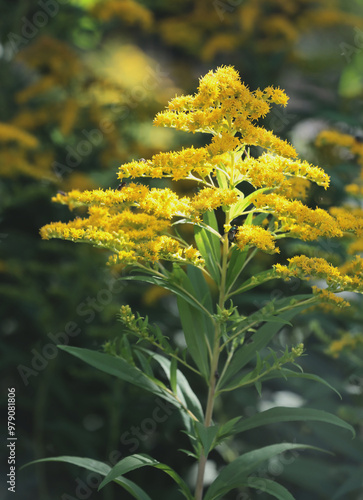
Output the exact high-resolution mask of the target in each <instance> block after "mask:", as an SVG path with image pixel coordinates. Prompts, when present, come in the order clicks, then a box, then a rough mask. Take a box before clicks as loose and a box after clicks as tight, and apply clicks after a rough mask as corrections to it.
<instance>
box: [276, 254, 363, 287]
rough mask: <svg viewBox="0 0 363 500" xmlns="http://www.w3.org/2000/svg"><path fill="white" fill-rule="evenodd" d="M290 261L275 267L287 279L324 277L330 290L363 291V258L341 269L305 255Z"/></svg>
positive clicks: (278, 273)
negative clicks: (286, 264) (285, 264)
mask: <svg viewBox="0 0 363 500" xmlns="http://www.w3.org/2000/svg"><path fill="white" fill-rule="evenodd" d="M288 261H289V265H288V266H284V265H281V264H275V266H274V269H275V271H276V273H277V275H278V276H280V277H282V278H285V279H288V278H289V277H291V276H296V277H298V278H301V279H305V280H311V279H313V278H322V279H325V281H326V282H327V285H328V290H329V291H333V292H340V291H343V290H347V291H352V292H362V291H363V284H362V277H363V259H360V258H356V260H355V261H353V262H351V263H349V264H347V265H346V267H344V268H341V269H338V268H337V267H334V266H333V265H331V264H329V262H327V261H326V260H325V259H322V258H318V257H315V258H314V257H306V256H305V255H297V256H295V257H292V258H290V259H288Z"/></svg>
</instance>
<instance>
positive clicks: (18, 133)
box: [0, 123, 38, 148]
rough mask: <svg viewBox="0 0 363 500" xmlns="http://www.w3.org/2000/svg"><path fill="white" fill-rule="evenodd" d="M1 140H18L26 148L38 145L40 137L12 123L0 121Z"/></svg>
mask: <svg viewBox="0 0 363 500" xmlns="http://www.w3.org/2000/svg"><path fill="white" fill-rule="evenodd" d="M0 141H1V142H10V141H16V142H18V143H20V144H21V145H22V146H23V147H25V148H35V147H36V146H38V139H37V138H36V137H35V136H34V135H31V134H29V133H28V132H26V131H25V130H22V129H20V128H18V127H16V126H15V125H11V124H10V123H0Z"/></svg>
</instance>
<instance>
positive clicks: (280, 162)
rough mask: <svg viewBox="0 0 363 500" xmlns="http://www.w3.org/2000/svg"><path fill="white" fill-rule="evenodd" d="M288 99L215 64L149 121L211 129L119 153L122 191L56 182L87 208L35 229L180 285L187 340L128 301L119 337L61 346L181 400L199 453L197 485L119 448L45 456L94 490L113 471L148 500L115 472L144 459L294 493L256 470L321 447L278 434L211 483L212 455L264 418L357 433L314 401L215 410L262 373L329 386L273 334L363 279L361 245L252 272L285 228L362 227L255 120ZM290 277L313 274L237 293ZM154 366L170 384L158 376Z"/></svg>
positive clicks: (128, 275) (314, 236)
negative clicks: (252, 294)
mask: <svg viewBox="0 0 363 500" xmlns="http://www.w3.org/2000/svg"><path fill="white" fill-rule="evenodd" d="M287 101H288V97H287V96H286V94H285V93H284V91H283V90H281V89H280V88H274V87H271V86H270V87H267V88H265V89H263V90H260V89H257V90H255V91H251V90H250V89H249V88H248V87H247V86H246V85H245V84H244V83H242V82H241V79H240V77H239V74H238V72H237V71H236V70H235V69H234V68H233V67H231V66H223V67H220V68H218V69H217V70H215V71H210V72H209V73H208V74H207V75H205V76H204V77H203V78H201V79H200V82H199V87H198V91H197V93H196V94H194V95H186V96H181V97H175V98H174V99H172V100H171V101H170V102H169V105H168V108H167V109H166V110H165V111H163V112H160V113H159V114H158V115H157V116H156V118H155V122H154V123H155V125H157V126H162V127H172V128H175V129H177V130H182V131H186V132H193V133H204V134H207V135H208V136H210V137H211V140H210V142H208V143H207V144H206V145H205V146H203V147H198V148H194V147H188V148H184V149H182V150H180V151H175V152H162V153H160V154H155V155H153V156H152V157H151V158H150V159H144V158H142V159H138V160H135V161H131V162H129V163H126V164H124V165H122V166H121V167H120V169H119V171H118V178H119V181H120V185H119V187H118V188H117V189H96V190H92V191H83V192H80V191H78V190H73V191H70V192H68V193H58V194H57V195H56V196H55V198H54V201H56V202H59V203H62V204H65V205H68V206H69V207H70V209H77V208H78V207H83V208H82V210H83V212H80V215H81V216H80V217H76V218H75V219H74V220H73V221H70V222H67V223H64V222H53V223H50V224H48V225H46V226H44V227H42V229H41V235H42V237H43V238H44V239H49V238H61V239H66V240H71V241H74V242H86V243H90V244H91V245H94V246H96V247H99V248H103V249H106V250H107V251H108V252H109V254H110V256H109V263H110V264H111V265H118V266H121V267H122V268H123V270H124V271H123V272H124V274H123V278H122V279H123V280H125V281H140V282H146V283H150V284H153V285H158V286H160V287H163V288H165V289H167V290H168V291H169V292H171V293H173V294H174V295H175V297H176V302H177V306H178V310H179V315H180V321H181V325H182V329H183V332H184V338H185V346H186V347H185V348H184V349H183V348H181V347H180V345H179V346H177V345H176V344H174V343H173V339H170V338H168V337H167V336H166V335H165V334H163V333H162V332H161V330H160V328H159V327H158V326H157V325H151V324H149V322H148V318H147V317H142V316H141V315H140V314H138V313H136V312H133V311H132V310H131V308H130V307H129V306H128V305H125V304H124V305H122V306H121V309H120V314H119V319H120V321H121V324H122V328H121V332H120V338H119V339H117V340H116V341H112V342H108V343H106V344H105V346H104V352H98V351H92V350H87V349H81V348H76V347H71V346H62V347H61V348H62V349H63V350H64V351H66V352H67V353H69V354H72V355H74V356H76V357H77V358H79V359H81V360H83V361H85V362H86V363H88V364H89V365H91V366H93V367H95V368H97V369H99V370H102V371H103V372H105V373H108V374H111V375H113V376H115V377H118V378H120V379H122V380H124V381H126V382H130V383H131V384H134V385H136V386H138V387H139V388H142V389H145V390H146V391H149V392H150V393H152V394H154V395H157V396H158V397H160V398H162V399H164V400H165V401H167V402H168V403H170V404H171V405H173V406H174V407H175V408H176V409H177V410H178V411H179V412H180V415H181V417H182V422H183V425H184V431H185V432H186V433H187V435H188V437H189V438H190V449H189V450H186V453H187V454H188V455H189V456H190V457H192V458H193V459H195V460H196V462H197V464H198V473H197V479H196V481H195V484H194V485H193V489H191V488H190V487H189V485H188V484H187V482H186V481H185V480H184V479H183V478H182V477H181V476H180V475H179V474H178V473H177V472H176V471H175V470H173V469H172V468H171V467H170V466H169V465H168V464H164V463H160V462H159V461H158V460H156V459H154V458H152V457H150V456H149V455H146V454H143V453H139V454H133V455H130V456H127V457H125V458H123V459H122V460H121V461H119V462H118V463H116V464H112V466H110V465H108V464H106V463H103V462H99V461H95V460H92V459H87V458H79V457H71V456H67V457H57V458H50V459H44V460H54V461H57V460H58V461H63V462H68V463H72V464H76V465H79V466H81V467H84V468H86V469H88V470H91V471H93V472H97V473H99V474H100V475H101V476H105V477H104V479H103V481H102V483H101V484H100V488H103V487H104V486H105V485H106V484H108V483H109V482H111V481H115V482H116V483H117V484H119V485H121V486H123V487H124V488H125V489H126V490H127V491H128V492H129V493H130V494H131V495H132V496H133V497H135V498H138V499H143V500H148V499H150V497H149V495H148V494H147V493H146V492H145V491H144V490H142V489H141V488H140V487H139V486H138V485H137V484H135V483H134V482H133V481H131V480H129V479H127V478H126V477H124V475H125V474H127V473H128V472H129V471H132V470H135V469H139V468H141V467H145V466H150V467H155V468H157V469H161V470H162V471H163V472H165V473H167V474H168V475H169V476H171V478H172V479H173V480H174V481H175V483H176V485H177V486H178V488H179V490H180V493H181V495H182V496H184V497H185V498H187V499H188V500H193V499H194V500H201V499H204V500H217V499H221V498H226V496H225V495H227V494H228V492H229V491H231V490H233V489H236V488H252V489H255V490H261V489H263V491H264V492H266V493H268V494H270V495H271V496H273V497H276V498H279V499H284V500H290V499H292V498H293V496H292V495H291V493H290V492H289V491H288V490H287V489H286V488H285V486H283V485H281V484H279V483H278V482H277V481H274V480H272V479H268V478H264V479H263V485H262V486H261V478H259V477H258V471H259V468H260V467H261V464H263V462H266V461H268V460H270V459H272V458H273V457H275V456H277V455H278V454H280V453H283V452H285V451H287V450H294V449H297V448H307V449H314V450H316V449H317V448H316V447H314V446H311V445H305V444H298V443H286V442H283V443H277V444H272V445H267V446H263V447H262V448H258V449H254V450H251V451H248V452H246V453H243V454H242V455H240V456H238V457H237V458H235V459H234V460H233V461H231V462H230V463H228V464H227V465H225V467H224V468H223V469H222V470H221V471H220V472H219V474H218V475H217V476H216V477H215V479H214V480H213V482H212V483H211V484H210V486H209V487H208V488H207V487H206V486H205V468H206V463H207V460H208V456H209V455H210V453H211V452H212V450H214V449H215V448H218V446H219V445H220V444H221V443H223V442H224V441H225V440H226V439H230V438H231V437H232V436H235V435H236V434H239V433H243V432H247V431H248V430H250V429H254V428H258V427H260V426H263V425H265V424H268V423H270V424H271V423H278V422H288V421H297V420H302V421H313V420H314V421H320V422H324V423H326V424H329V425H336V426H339V427H342V428H345V429H347V430H350V431H351V432H352V433H353V434H354V429H353V428H352V427H351V426H350V425H349V424H347V423H346V422H344V421H343V420H341V419H340V418H338V417H337V416H335V415H333V414H331V413H328V412H325V411H322V410H316V409H309V408H300V407H299V408H287V407H275V408H272V409H269V410H265V411H262V412H260V413H257V414H255V415H254V416H253V417H246V418H241V417H240V415H233V418H232V419H231V420H229V421H228V422H223V423H219V422H218V421H216V419H215V415H214V413H215V412H214V409H215V403H216V400H217V399H218V398H222V399H223V397H226V393H229V392H231V391H242V389H246V388H248V387H251V386H252V387H253V386H254V387H255V388H256V390H257V391H258V393H259V394H261V388H262V384H263V383H264V382H265V381H268V380H271V379H274V378H279V379H281V378H285V379H289V378H290V377H293V378H306V379H309V380H313V381H315V382H316V383H322V384H325V385H326V386H328V387H331V386H330V385H329V384H328V382H326V381H325V380H323V379H322V378H320V377H318V376H317V375H314V374H312V373H304V372H303V371H302V370H301V369H300V366H299V364H298V358H299V357H301V356H302V354H303V352H304V346H303V345H302V344H297V345H296V346H293V347H291V348H287V347H286V349H285V350H284V351H283V352H281V353H279V352H275V351H274V350H272V349H269V348H268V346H269V344H270V342H271V340H272V339H273V338H274V336H275V335H276V334H277V333H278V332H279V331H280V330H281V328H282V327H283V326H286V325H289V324H291V323H290V322H291V320H292V319H293V318H294V316H295V315H297V314H299V313H301V312H302V311H304V310H306V309H307V308H310V307H311V306H314V305H318V304H321V303H332V304H334V305H336V306H338V307H349V303H348V302H347V301H346V300H345V299H343V298H341V297H340V296H339V295H337V294H338V293H340V292H343V291H351V292H358V293H361V292H362V291H363V281H362V272H363V261H362V259H361V258H359V257H357V258H356V259H355V260H354V263H352V265H351V266H349V265H348V266H346V267H345V268H344V272H343V271H342V270H339V269H338V268H336V267H334V266H333V265H332V263H331V262H329V261H328V260H327V259H324V258H322V257H311V256H307V255H304V254H302V255H295V256H293V257H291V258H290V259H288V262H277V261H276V263H275V264H273V265H272V266H271V267H268V268H266V269H264V270H262V271H261V272H258V273H257V274H254V275H253V276H251V275H250V273H249V272H248V269H249V267H250V265H251V264H252V262H253V261H254V260H255V259H256V258H257V257H258V255H261V252H262V253H265V254H270V255H271V256H275V258H277V255H276V254H278V253H279V246H278V243H279V240H281V239H284V238H294V239H300V240H302V241H308V242H313V241H317V240H318V239H322V238H328V239H333V238H342V237H343V236H344V234H345V233H346V232H347V231H350V232H352V233H354V232H357V231H359V227H357V225H355V224H352V225H350V226H349V227H347V225H346V224H345V223H344V220H342V219H341V218H338V217H335V216H334V215H333V214H329V213H328V212H326V211H325V210H323V209H320V208H315V209H313V208H310V207H309V206H308V205H306V204H304V203H303V201H302V200H301V199H299V198H301V197H302V196H303V193H304V192H305V191H306V188H307V185H309V184H311V183H315V184H317V185H318V186H322V187H323V188H325V189H327V188H328V186H329V176H328V175H327V174H326V173H325V172H324V171H323V170H322V169H321V168H319V167H316V166H313V165H310V164H309V163H307V162H306V161H301V160H299V159H297V154H296V152H295V150H294V148H293V147H292V145H290V144H289V143H288V142H286V141H284V140H282V139H280V138H278V137H276V136H275V135H274V134H273V133H272V132H271V131H268V130H266V129H265V128H263V127H261V126H259V125H258V120H259V119H260V118H264V117H265V116H266V115H267V114H268V113H269V111H270V110H271V107H272V105H274V104H276V105H282V106H286V105H287ZM258 153H259V155H258ZM142 178H148V179H160V180H161V183H162V187H160V188H157V187H149V186H147V185H144V184H142V183H141V181H140V180H139V179H142ZM168 179H170V180H172V181H180V180H183V181H189V182H190V184H191V185H195V186H197V189H198V190H196V191H195V192H194V194H192V195H190V196H179V195H177V194H176V193H175V192H174V191H173V190H172V189H170V188H168V187H163V186H165V185H166V182H167V180H168ZM155 182H156V181H155V180H153V181H152V186H154V185H155ZM84 207H86V208H87V210H88V215H85V212H84ZM186 226H192V227H193V229H194V238H193V240H192V241H190V240H189V239H188V238H189V236H190V233H188V232H187V231H185V232H183V227H186ZM271 258H273V257H271ZM262 262H264V261H262ZM265 262H270V261H265ZM293 277H298V278H299V279H301V280H305V281H307V282H309V283H308V284H311V285H312V288H311V290H309V289H307V293H304V294H298V295H289V296H284V297H282V298H281V297H280V298H279V299H277V300H274V299H271V300H269V301H267V302H265V303H264V304H263V306H262V307H260V309H258V310H257V311H255V312H252V313H251V314H249V315H246V313H245V312H244V311H242V310H240V308H239V307H238V306H236V305H235V304H234V303H233V300H236V299H235V298H236V297H239V296H240V295H241V294H244V293H248V292H249V291H251V290H252V289H254V288H256V287H258V286H260V285H262V284H264V283H267V282H269V281H271V280H278V279H284V280H287V281H288V280H291V279H292V278H293ZM317 282H318V283H317ZM322 282H325V285H324V286H323V285H322ZM317 284H318V285H319V287H318V286H317ZM159 369H161V370H162V371H163V372H164V374H165V377H166V379H167V382H166V380H165V378H164V379H160V378H158V376H159V371H158V370H159ZM189 374H190V375H191V378H188V376H189ZM195 376H199V377H200V378H201V379H202V380H204V386H205V395H204V396H203V397H202V398H201V400H202V402H203V404H202V402H201V401H200V400H199V398H198V397H197V395H196V393H195V391H194V390H193V388H192V386H191V383H190V380H191V379H193V380H194V377H195ZM242 394H243V392H242ZM204 401H206V403H205V404H204ZM181 452H182V451H181Z"/></svg>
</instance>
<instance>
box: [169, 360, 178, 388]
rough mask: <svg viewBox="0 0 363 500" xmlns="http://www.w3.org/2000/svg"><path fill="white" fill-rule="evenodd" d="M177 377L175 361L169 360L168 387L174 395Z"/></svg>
mask: <svg viewBox="0 0 363 500" xmlns="http://www.w3.org/2000/svg"><path fill="white" fill-rule="evenodd" d="M177 385H178V375H177V360H176V359H175V358H172V359H171V363H170V387H171V390H172V391H173V392H174V394H176V393H177Z"/></svg>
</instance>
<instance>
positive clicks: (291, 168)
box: [236, 154, 329, 192]
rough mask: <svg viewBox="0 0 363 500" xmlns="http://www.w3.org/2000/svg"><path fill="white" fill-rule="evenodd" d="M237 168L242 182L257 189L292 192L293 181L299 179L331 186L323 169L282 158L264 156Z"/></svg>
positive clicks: (246, 160)
mask: <svg viewBox="0 0 363 500" xmlns="http://www.w3.org/2000/svg"><path fill="white" fill-rule="evenodd" d="M236 168H237V169H238V171H239V172H240V173H241V175H242V178H241V179H240V180H246V181H248V182H250V183H251V184H252V185H253V186H254V187H256V188H260V187H269V188H275V187H278V188H279V191H282V192H286V191H288V192H290V189H291V187H292V186H291V179H297V178H298V179H305V180H308V181H313V182H315V183H316V184H318V185H319V186H323V187H324V188H327V187H328V186H329V176H328V175H327V174H326V173H325V172H324V171H323V170H322V169H321V168H319V167H315V166H313V165H310V164H309V163H307V162H305V161H303V162H300V161H294V160H291V159H289V158H283V157H282V156H272V155H270V154H264V155H261V156H260V157H259V158H247V159H245V160H244V161H239V162H238V163H237V165H236Z"/></svg>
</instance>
